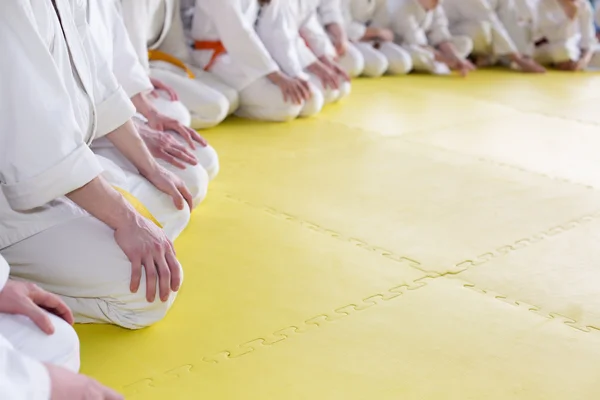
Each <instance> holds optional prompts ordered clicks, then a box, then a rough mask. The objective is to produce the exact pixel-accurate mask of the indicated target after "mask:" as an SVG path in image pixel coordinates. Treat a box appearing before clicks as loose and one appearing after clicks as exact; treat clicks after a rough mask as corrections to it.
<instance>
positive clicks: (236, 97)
mask: <svg viewBox="0 0 600 400" xmlns="http://www.w3.org/2000/svg"><path fill="white" fill-rule="evenodd" d="M221 93H222V94H223V95H224V96H225V98H226V99H227V103H228V104H227V115H231V114H233V113H234V112H235V111H236V110H237V109H238V108H240V94H239V92H238V91H237V90H235V89H233V88H223V89H222V90H221Z"/></svg>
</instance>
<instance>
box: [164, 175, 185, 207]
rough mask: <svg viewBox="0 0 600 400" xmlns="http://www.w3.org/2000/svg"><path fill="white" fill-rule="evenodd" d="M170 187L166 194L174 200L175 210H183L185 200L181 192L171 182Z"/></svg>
mask: <svg viewBox="0 0 600 400" xmlns="http://www.w3.org/2000/svg"><path fill="white" fill-rule="evenodd" d="M168 186H169V187H168V190H167V192H166V193H167V194H168V195H170V196H171V197H172V198H173V204H174V205H175V208H177V209H178V210H183V202H184V199H183V196H182V194H181V192H180V191H179V189H178V188H177V186H176V185H175V183H173V182H169V183H168Z"/></svg>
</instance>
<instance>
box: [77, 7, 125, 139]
mask: <svg viewBox="0 0 600 400" xmlns="http://www.w3.org/2000/svg"><path fill="white" fill-rule="evenodd" d="M103 1H106V0H103ZM74 4H75V5H74V7H76V8H75V10H74V16H75V18H77V17H78V16H79V18H80V19H78V20H76V23H77V25H78V30H79V34H80V37H81V40H82V43H83V47H84V48H85V52H86V55H87V59H88V64H89V68H90V73H91V81H92V85H93V99H94V104H95V105H96V120H97V123H96V132H95V135H94V138H95V139H98V138H101V137H103V136H105V135H107V134H109V133H111V132H112V131H114V130H115V129H117V128H118V127H120V126H121V125H123V124H125V123H126V122H127V121H128V120H129V119H131V117H133V116H134V115H135V107H134V106H133V104H132V103H131V100H130V99H129V96H127V93H126V92H125V90H124V89H123V87H122V86H121V85H120V84H119V82H118V81H117V78H116V77H115V75H114V74H113V66H112V65H110V64H109V62H108V61H107V60H106V59H105V57H104V55H103V54H102V51H101V50H100V46H99V45H98V43H97V42H96V39H95V38H94V35H93V34H92V32H91V29H90V26H89V25H88V21H87V18H85V17H83V18H81V17H80V16H81V15H82V11H81V9H77V7H80V5H79V4H80V3H74ZM85 11H86V9H83V15H85Z"/></svg>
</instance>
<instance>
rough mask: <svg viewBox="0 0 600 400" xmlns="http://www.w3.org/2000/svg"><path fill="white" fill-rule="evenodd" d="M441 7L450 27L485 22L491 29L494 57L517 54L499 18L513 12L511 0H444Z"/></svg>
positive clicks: (513, 5)
mask: <svg viewBox="0 0 600 400" xmlns="http://www.w3.org/2000/svg"><path fill="white" fill-rule="evenodd" d="M442 7H443V9H444V12H445V13H446V17H447V18H448V23H449V24H450V26H454V25H460V24H462V23H465V22H466V23H468V22H487V23H489V24H490V27H491V29H492V47H493V52H494V55H497V56H503V55H507V54H513V53H517V52H518V50H517V46H516V45H515V43H514V41H513V39H512V38H511V35H510V33H509V32H508V31H507V29H506V27H505V26H504V22H503V21H502V18H501V16H503V15H508V14H509V13H511V12H516V11H515V4H514V2H513V1H512V0H444V1H443V2H442Z"/></svg>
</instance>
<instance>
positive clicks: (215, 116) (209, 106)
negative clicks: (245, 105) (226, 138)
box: [190, 91, 235, 130]
mask: <svg viewBox="0 0 600 400" xmlns="http://www.w3.org/2000/svg"><path fill="white" fill-rule="evenodd" d="M234 92H235V91H234ZM215 94H216V96H215V98H214V99H212V101H210V102H203V103H202V104H198V105H196V106H195V107H193V108H192V109H191V110H190V111H191V128H192V129H195V130H198V129H206V128H212V127H214V126H217V125H219V124H220V123H221V122H223V120H224V119H225V118H227V115H228V114H229V110H230V102H229V100H228V98H227V97H226V96H225V95H223V94H220V93H218V94H217V93H215Z"/></svg>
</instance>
